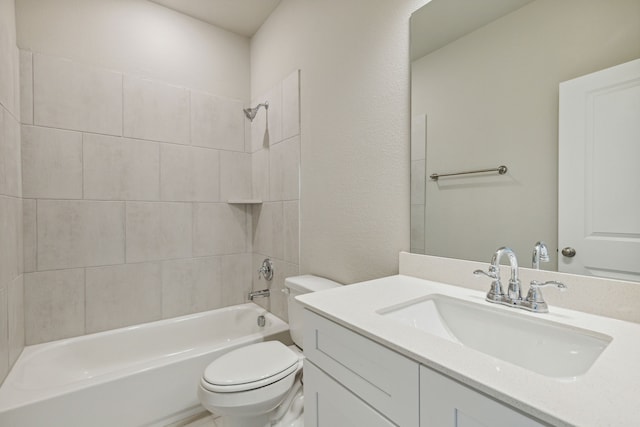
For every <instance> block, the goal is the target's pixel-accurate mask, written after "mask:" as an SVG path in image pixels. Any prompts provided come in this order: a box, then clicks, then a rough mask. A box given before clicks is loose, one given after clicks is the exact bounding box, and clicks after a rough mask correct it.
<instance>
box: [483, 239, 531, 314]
mask: <svg viewBox="0 0 640 427" xmlns="http://www.w3.org/2000/svg"><path fill="white" fill-rule="evenodd" d="M503 255H507V257H508V258H509V264H510V265H511V278H510V279H509V287H508V289H507V294H506V295H505V294H504V293H503V292H502V283H501V282H500V259H501V258H502V256H503ZM473 274H475V275H476V276H479V275H481V274H483V275H485V276H488V277H490V278H492V279H493V282H492V283H491V290H490V291H489V293H488V294H487V301H489V302H496V303H499V304H508V305H511V304H517V302H518V301H521V300H522V291H521V290H520V279H519V278H518V259H517V258H516V254H515V252H513V250H512V249H510V248H507V247H505V246H503V247H501V248H498V250H497V251H496V252H495V253H494V254H493V256H492V257H491V265H490V266H489V271H483V270H476V271H474V272H473Z"/></svg>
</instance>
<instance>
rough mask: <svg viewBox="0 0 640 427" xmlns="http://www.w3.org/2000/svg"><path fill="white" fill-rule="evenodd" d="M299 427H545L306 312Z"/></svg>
mask: <svg viewBox="0 0 640 427" xmlns="http://www.w3.org/2000/svg"><path fill="white" fill-rule="evenodd" d="M304 316H305V317H304V354H305V356H306V360H305V365H304V394H305V427H346V426H354V427H361V426H367V427H390V426H400V427H544V426H545V425H544V424H540V423H539V422H538V421H535V420H533V419H531V418H529V417H527V416H525V415H523V414H521V413H520V412H518V411H516V410H514V409H512V408H511V407H509V406H506V405H504V404H501V403H499V402H498V401H496V400H494V399H492V398H490V397H488V396H485V395H484V394H482V393H479V392H477V391H475V390H473V389H471V388H469V387H467V386H465V385H463V384H460V383H458V382H457V381H454V380H452V379H450V378H448V377H446V376H444V375H441V374H439V373H437V372H435V371H433V370H432V369H429V368H427V367H425V366H421V365H420V364H419V363H418V362H416V361H414V360H411V359H409V358H407V357H405V356H403V355H400V354H399V353H397V352H395V351H393V350H390V349H389V348H387V347H384V346H382V345H380V344H378V343H376V342H374V341H372V340H370V339H368V338H365V337H364V336H362V335H360V334H358V333H355V332H353V331H351V330H349V329H347V328H345V327H343V326H341V325H339V324H337V323H334V322H332V321H330V320H328V319H326V318H324V317H322V316H319V315H317V314H315V313H313V312H311V311H309V310H306V309H305V313H304Z"/></svg>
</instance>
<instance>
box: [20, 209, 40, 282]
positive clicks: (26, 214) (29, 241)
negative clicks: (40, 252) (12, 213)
mask: <svg viewBox="0 0 640 427" xmlns="http://www.w3.org/2000/svg"><path fill="white" fill-rule="evenodd" d="M36 232H37V231H36V201H35V200H33V199H24V200H23V201H22V238H23V248H24V251H23V252H24V258H23V259H24V271H25V272H32V271H35V270H36V254H37V249H38V248H37V243H36Z"/></svg>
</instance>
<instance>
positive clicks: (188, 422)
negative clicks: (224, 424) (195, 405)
mask: <svg viewBox="0 0 640 427" xmlns="http://www.w3.org/2000/svg"><path fill="white" fill-rule="evenodd" d="M166 427H218V425H217V424H216V420H215V418H214V416H213V415H211V413H209V412H201V413H199V414H196V415H193V416H191V417H189V418H185V419H184V420H180V421H178V422H175V423H173V424H169V425H168V426H166Z"/></svg>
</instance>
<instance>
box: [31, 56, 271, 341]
mask: <svg viewBox="0 0 640 427" xmlns="http://www.w3.org/2000/svg"><path fill="white" fill-rule="evenodd" d="M20 64H21V81H22V84H23V91H22V94H23V97H22V104H23V109H22V111H23V117H22V123H23V125H22V138H23V145H22V156H23V162H22V163H23V186H24V261H25V277H24V295H25V310H26V315H25V318H26V325H25V329H26V341H27V344H35V343H39V342H44V341H50V340H55V339H60V338H65V337H71V336H76V335H82V334H86V333H92V332H97V331H102V330H107V329H112V328H117V327H121V326H125V325H130V324H136V323H141V322H147V321H153V320H158V319H162V318H168V317H174V316H178V315H182V314H187V313H193V312H198V311H202V310H207V309H211V308H217V307H221V306H226V305H232V304H237V303H242V302H244V301H245V298H246V293H247V292H248V290H249V289H250V287H251V281H252V270H253V266H252V264H253V261H252V237H251V236H252V232H251V230H252V220H251V209H250V208H249V207H247V206H246V205H244V204H240V205H231V204H228V203H226V200H227V199H246V198H250V197H251V195H252V190H251V176H252V172H251V169H252V155H251V154H250V150H249V147H250V138H249V137H248V136H249V125H248V121H247V120H246V119H245V118H244V116H243V114H242V107H243V103H242V102H241V101H239V100H233V99H226V98H222V97H217V96H214V95H211V94H206V93H202V92H196V91H193V90H189V89H187V88H183V87H178V86H173V85H171V84H168V83H165V82H160V81H153V80H148V79H145V78H141V77H138V76H134V75H129V74H123V73H120V72H117V71H112V70H107V69H103V68H97V67H93V66H88V65H85V64H81V63H77V62H74V61H70V60H66V59H63V58H59V57H53V56H47V55H42V54H38V53H31V52H27V51H21V52H20ZM245 128H246V134H247V138H245ZM245 139H246V140H247V146H246V147H245ZM258 240H259V241H261V240H260V239H258Z"/></svg>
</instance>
